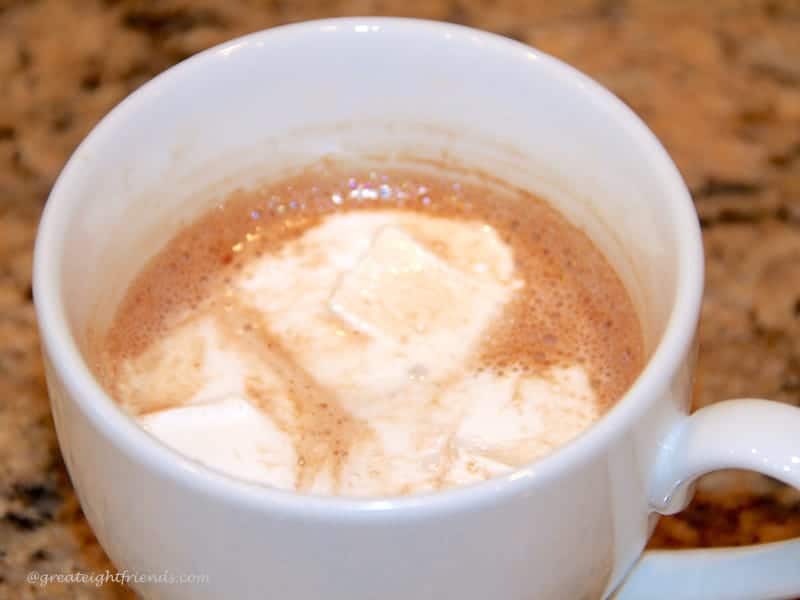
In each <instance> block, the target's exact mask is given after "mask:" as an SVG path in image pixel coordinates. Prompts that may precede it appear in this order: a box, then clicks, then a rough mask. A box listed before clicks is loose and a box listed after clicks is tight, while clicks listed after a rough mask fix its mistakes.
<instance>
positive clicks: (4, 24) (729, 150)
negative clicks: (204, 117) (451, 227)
mask: <svg viewBox="0 0 800 600" xmlns="http://www.w3.org/2000/svg"><path fill="white" fill-rule="evenodd" d="M297 4H298V6H295V3H293V2H291V1H289V0H275V1H272V2H267V1H265V2H256V1H255V0H252V1H251V0H235V1H234V0H201V1H196V2H189V1H183V2H181V1H164V2H158V3H155V2H135V1H126V0H116V1H115V0H107V1H105V2H103V1H100V0H96V1H93V0H81V1H77V0H38V1H17V2H15V1H14V0H11V1H9V0H0V599H6V598H9V599H12V598H13V599H20V600H24V599H28V598H52V599H62V598H64V599H66V598H70V599H83V598H86V599H89V598H91V599H107V598H114V599H117V598H129V597H133V596H132V594H131V592H130V591H128V590H126V589H125V588H123V587H121V586H117V585H104V586H101V587H95V586H94V585H91V584H79V583H75V584H69V583H64V584H51V585H48V586H46V587H41V588H40V587H36V586H32V585H29V584H28V583H26V582H25V577H26V575H27V574H28V572H30V571H31V570H33V569H36V570H38V571H40V572H42V573H58V572H63V573H69V572H75V571H83V572H92V571H98V570H99V571H103V570H105V569H107V568H108V569H113V567H111V566H110V565H109V563H108V560H107V558H106V557H105V555H104V554H103V551H102V550H101V549H100V547H99V546H98V545H97V542H96V541H95V539H94V537H93V536H92V533H91V531H90V530H89V528H88V526H87V524H86V523H85V520H84V519H83V517H82V515H81V511H80V508H79V506H78V503H77V501H76V499H75V496H74V493H73V491H72V489H71V487H70V484H69V480H68V478H67V476H66V473H65V471H64V467H63V464H62V462H61V458H60V456H59V452H58V448H57V444H56V439H55V434H54V431H53V423H52V420H51V417H50V412H49V407H48V403H47V395H46V391H45V386H44V378H43V373H42V363H41V359H40V357H39V350H38V346H37V344H38V340H37V335H36V330H35V320H34V312H33V306H32V304H31V287H30V277H31V274H30V269H31V251H32V244H33V238H34V235H35V231H36V224H37V220H38V217H39V213H40V211H41V209H42V206H43V204H44V202H45V198H46V195H47V192H48V189H49V187H50V186H51V184H52V182H53V180H54V178H55V176H56V175H57V173H58V171H59V169H60V168H61V166H62V165H63V163H64V161H65V160H66V158H67V156H68V155H69V153H70V152H71V151H72V149H73V148H74V147H75V145H76V144H77V143H78V142H79V140H80V139H81V138H82V137H83V136H84V135H85V134H86V133H87V131H88V130H89V129H90V128H91V127H92V125H94V124H95V123H96V122H97V120H98V119H99V118H100V117H102V115H103V114H104V113H105V112H106V111H108V109H109V108H111V107H112V106H113V105H114V104H115V103H116V102H117V101H119V100H120V99H122V98H123V97H124V96H125V95H126V94H127V93H128V92H130V91H131V90H133V89H134V88H136V87H137V86H138V85H140V84H141V83H142V82H144V81H145V80H147V79H148V78H150V77H152V76H153V75H155V74H156V73H158V72H159V71H161V70H163V69H164V68H166V67H167V66H169V65H170V64H172V63H174V62H176V61H178V60H180V59H182V58H184V57H186V56H188V55H190V54H192V53H194V52H196V51H198V50H201V49H203V48H206V47H208V46H210V45H213V44H215V43H218V42H221V41H223V40H226V39H228V38H231V37H234V36H237V35H239V34H242V33H245V32H248V31H252V30H256V29H261V28H264V27H269V26H272V25H277V24H280V23H285V22H289V21H298V20H303V19H309V18H316V17H323V16H342V15H355V14H383V15H403V16H418V17H426V18H433V19H444V20H450V21H455V22H459V23H463V24H467V25H472V26H476V27H480V28H483V29H488V30H492V31H496V32H499V33H502V34H504V35H507V36H510V37H513V38H516V39H519V40H522V41H525V42H528V43H530V44H532V45H534V46H537V47H539V48H541V49H543V50H545V51H547V52H550V53H552V54H554V55H556V56H558V57H561V58H563V59H564V60H566V61H567V62H569V63H571V64H573V65H575V66H577V67H578V68H580V69H582V70H584V71H586V72H588V73H589V74H591V75H592V76H593V77H595V78H597V79H598V80H599V81H601V82H602V83H604V84H605V85H607V86H608V87H609V88H611V89H612V90H613V91H614V92H616V93H617V94H618V95H619V96H620V97H621V98H623V99H624V100H625V102H627V103H628V104H629V105H630V106H631V107H633V109H634V110H636V111H637V112H638V113H639V114H640V115H641V116H642V117H643V118H644V119H645V120H646V121H647V123H648V124H649V125H650V126H651V127H652V128H653V129H654V131H655V132H656V133H657V134H658V135H659V137H660V138H661V139H662V140H663V141H664V143H665V144H666V146H667V148H668V149H669V151H670V152H671V153H672V155H673V157H674V158H675V160H676V162H677V163H678V165H679V167H680V169H681V171H682V172H683V175H684V177H685V178H686V180H687V182H688V183H689V186H690V188H691V190H692V192H693V194H694V198H695V201H696V204H697V208H698V211H699V213H700V216H701V219H702V223H703V227H704V237H705V244H706V253H707V269H708V283H707V291H706V298H705V304H704V306H703V324H702V328H701V331H700V343H701V353H700V378H699V385H698V393H697V397H696V405H697V406H703V405H706V404H708V403H710V402H714V401H717V400H721V399H724V398H728V397H733V396H751V395H752V396H763V397H768V398H773V399H776V400H779V401H782V402H787V403H790V404H800V3H799V2H797V1H796V0H784V1H780V0H763V1H755V0H752V1H751V0H738V1H737V0H704V1H703V2H692V1H688V0H674V1H671V2H666V1H662V0H628V1H625V0H571V1H569V2H549V1H544V0H538V1H535V0H507V1H504V2H484V1H482V0H403V1H400V0H383V1H380V0H372V1H370V0H342V1H338V2H337V1H334V0H311V1H308V2H303V3H302V7H300V6H299V4H300V3H297ZM792 536H800V494H798V493H797V492H795V491H792V490H789V489H787V488H785V487H783V486H781V485H779V484H776V483H775V482H772V481H769V480H767V479H765V478H763V477H760V476H757V475H752V474H745V473H720V474H715V475H713V476H710V477H707V478H705V479H704V480H703V481H702V482H701V485H700V486H699V492H698V495H697V497H696V499H695V501H694V502H693V504H692V505H691V507H690V508H689V509H688V510H686V511H685V512H684V513H682V514H680V515H678V516H676V517H672V518H668V519H663V520H662V522H661V524H660V525H659V528H658V530H657V532H656V534H655V537H654V539H653V541H652V544H653V545H655V546H661V547H664V546H667V547H691V546H717V545H728V544H749V543H753V542H758V541H769V540H777V539H782V538H787V537H792Z"/></svg>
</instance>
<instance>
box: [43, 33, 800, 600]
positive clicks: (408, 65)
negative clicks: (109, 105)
mask: <svg viewBox="0 0 800 600" xmlns="http://www.w3.org/2000/svg"><path fill="white" fill-rule="evenodd" d="M367 155H370V156H375V155H383V156H385V157H389V158H390V159H391V160H395V161H403V160H411V159H412V157H413V158H417V159H419V158H422V159H426V158H428V159H429V158H442V157H444V158H445V159H446V161H448V162H452V163H454V164H461V165H466V166H478V167H481V168H482V169H484V170H486V171H487V172H489V173H492V174H495V175H497V176H500V177H502V178H503V179H506V180H507V181H509V182H511V183H513V184H517V185H523V186H524V187H526V188H528V189H530V190H532V191H534V192H538V193H540V194H541V195H543V196H544V197H545V198H547V199H548V200H549V201H551V202H552V203H553V204H554V205H556V206H557V207H558V208H559V210H561V211H562V212H563V213H564V214H565V215H566V216H567V217H568V218H569V219H570V220H572V221H573V222H575V223H576V224H578V225H579V226H580V227H582V228H583V229H584V230H585V231H586V232H587V233H588V234H589V235H590V236H591V237H592V238H593V239H594V240H595V241H596V243H597V244H599V245H600V247H601V248H602V249H603V250H604V251H605V253H606V254H607V256H608V257H609V259H610V260H611V262H612V263H613V264H614V265H615V267H616V268H617V270H618V271H619V273H620V275H621V277H622V279H623V280H624V282H625V284H626V286H627V288H628V289H629V291H630V293H631V297H632V299H633V300H634V303H635V304H636V307H637V310H638V311H639V315H640V318H641V320H642V325H643V328H644V332H645V338H646V345H647V351H648V356H649V359H648V362H647V365H646V368H645V369H644V371H643V372H642V373H641V376H640V377H639V378H638V379H637V381H636V382H635V384H634V385H633V386H632V387H631V389H630V390H629V391H628V393H627V394H625V396H624V397H623V398H622V399H621V400H620V401H619V402H618V403H617V404H616V405H615V406H614V407H613V408H612V409H611V410H610V411H609V412H608V413H607V414H606V415H605V416H603V417H602V418H601V419H600V420H599V421H598V422H597V423H596V424H595V425H593V426H592V427H591V428H589V430H588V431H586V432H585V433H584V434H582V435H581V436H579V437H578V438H577V439H575V440H574V441H573V442H571V443H569V444H567V445H565V446H563V447H561V448H559V449H558V450H556V451H555V452H553V453H552V454H551V455H549V456H547V457H545V458H544V459H542V460H539V461H538V462H535V463H533V464H530V465H528V466H526V467H524V468H521V469H519V470H516V471H515V472H513V473H511V474H509V475H507V476H504V477H499V478H496V479H492V480H490V481H486V482H484V483H480V484H476V485H472V486H466V487H462V488H458V489H453V490H448V491H442V492H437V493H432V494H423V495H413V496H409V497H392V498H374V499H352V498H343V497H338V498H337V497H334V498H328V497H316V496H310V495H299V494H295V493H291V492H286V491H280V490H276V489H270V488H268V487H265V486H260V485H255V484H251V483H247V482H244V481H239V480H235V479H233V478H231V477H229V476H227V475H225V474H224V473H219V472H215V471H213V470H211V469H210V468H207V467H204V466H202V465H200V464H197V463H195V462H193V461H192V460H190V459H187V458H185V457H183V456H180V455H178V454H177V453H175V452H174V451H172V450H170V449H169V448H167V447H166V446H164V445H162V444H161V443H160V442H158V441H157V440H156V439H154V438H152V437H151V436H150V435H149V434H147V433H146V432H145V431H143V430H142V429H141V428H139V427H138V426H137V425H136V423H135V422H134V421H133V420H132V419H131V418H129V417H128V416H126V415H125V414H124V413H123V412H122V411H121V410H120V409H119V408H118V407H117V406H116V405H115V404H114V402H113V400H112V399H111V398H110V397H109V396H108V394H106V393H105V392H104V390H103V389H102V388H101V387H100V385H99V384H98V382H97V381H96V380H95V378H94V377H93V376H92V373H91V371H90V369H89V368H88V366H87V362H86V359H85V347H86V336H87V331H88V330H89V329H90V328H91V327H95V328H102V327H103V326H105V324H107V323H108V319H109V317H110V315H111V314H112V311H113V308H114V306H115V305H116V302H118V301H119V299H120V295H121V293H122V292H123V291H124V289H125V286H126V285H127V283H128V282H130V280H131V278H132V277H133V275H134V274H135V273H136V271H137V270H138V269H139V268H140V267H141V266H142V265H143V264H144V262H145V261H146V260H147V259H148V258H149V257H150V256H152V254H153V253H154V252H155V251H157V249H158V248H159V247H160V246H161V245H162V244H163V243H164V242H165V241H166V240H167V239H169V237H170V236H171V234H173V233H174V232H175V230H176V229H177V227H178V226H179V225H180V223H182V222H185V221H186V220H187V219H190V218H191V217H193V216H195V215H197V214H199V213H200V212H201V211H203V210H204V209H206V208H207V207H209V206H210V204H211V203H213V202H214V201H215V199H218V198H220V197H221V196H222V195H223V194H224V193H225V192H226V191H228V190H230V189H232V188H233V187H236V186H240V185H248V184H250V183H253V182H255V181H256V180H257V179H258V178H264V177H269V176H270V175H271V174H274V173H277V172H278V171H279V170H280V169H285V168H287V167H290V166H293V165H294V166H296V165H300V164H305V163H308V162H312V161H314V160H317V159H319V158H320V157H322V156H334V157H337V156H349V157H358V156H367ZM34 284H35V296H36V309H37V315H38V319H39V327H40V330H41V336H42V341H43V347H44V354H45V362H46V367H47V381H48V386H49V390H50V398H51V402H52V408H53V415H54V419H55V424H56V429H57V432H58V438H59V442H60V445H61V449H62V452H63V455H64V459H65V461H66V464H67V467H68V469H69V473H70V476H71V478H72V482H73V484H74V486H75V489H76V491H77V494H78V497H79V499H80V502H81V505H82V507H83V509H84V512H85V514H86V517H87V519H88V520H89V523H90V524H91V526H92V528H93V529H94V531H95V533H96V534H97V537H98V539H99V540H100V543H101V544H102V546H103V548H104V549H105V550H106V552H107V553H108V555H109V556H110V557H111V559H112V560H113V562H114V563H115V564H116V565H117V566H118V567H119V568H125V569H128V570H129V572H131V573H140V574H148V573H162V572H164V571H168V572H169V573H171V574H174V575H176V576H181V575H182V574H199V575H201V576H203V577H204V578H205V582H204V583H198V584H195V585H169V584H164V583H163V582H162V583H161V584H146V583H140V584H136V587H137V589H138V590H139V592H140V593H141V594H142V595H143V596H144V597H146V598H159V599H169V600H178V599H191V600H206V599H220V598H235V599H237V600H246V599H259V600H261V599H264V598H275V599H280V600H320V599H327V600H375V599H381V600H411V599H414V600H427V599H429V600H441V599H443V598H452V599H454V600H486V599H487V598H498V599H502V600H522V599H532V598H536V599H539V598H543V599H549V598H555V599H559V600H563V599H570V600H581V599H589V598H604V597H610V596H612V595H614V594H618V597H620V598H634V599H636V598H647V599H649V600H652V599H658V598H670V599H686V598H715V599H733V598H756V597H758V598H761V597H763V598H779V597H785V596H789V595H792V594H800V542H798V541H794V542H787V543H782V544H773V545H768V546H762V547H757V548H752V549H747V548H746V549H742V550H736V551H733V550H726V551H694V552H676V553H671V552H655V553H647V554H645V556H644V558H643V559H642V560H640V557H641V555H642V552H643V549H644V547H645V544H646V541H647V539H648V536H649V535H650V533H651V532H652V529H653V527H654V525H655V523H656V521H657V518H658V515H659V514H665V513H671V512H675V511H678V510H680V509H681V508H682V507H684V506H685V504H686V503H687V501H688V498H689V496H690V491H691V486H690V484H691V482H692V481H693V480H694V479H695V478H697V477H698V476H699V475H701V474H703V473H707V472H709V471H712V470H715V469H720V468H728V467H735V468H745V469H753V470H756V471H759V472H762V473H765V474H768V475H771V476H772V477H775V478H778V479H780V480H783V481H785V482H787V483H789V484H791V485H794V486H800V410H797V409H795V408H791V407H789V406H786V405H782V404H778V403H772V402H766V401H761V400H734V401H729V402H723V403H720V404H716V405H713V406H711V407H708V408H705V409H703V410H700V411H698V412H697V413H695V414H694V415H692V416H688V407H689V404H690V392H691V375H692V368H693V364H694V360H695V351H694V335H695V328H696V325H697V320H698V312H699V308H700V301H701V295H702V286H703V253H702V244H701V237H700V231H699V228H698V222H697V217H696V214H695V211H694V208H693V205H692V202H691V199H690V197H689V194H688V193H687V190H686V187H685V186H684V184H683V182H682V180H681V177H680V175H679V174H678V171H677V170H676V168H675V166H674V165H673V163H672V162H671V160H670V159H669V157H668V156H667V154H666V152H665V151H664V149H663V148H662V146H661V145H660V144H659V143H658V141H657V140H656V139H655V137H654V136H653V135H652V134H651V133H650V132H649V131H648V129H647V128H646V127H645V126H644V125H643V124H642V122H641V121H640V120H639V119H638V118H637V117H636V116H635V115H634V114H633V113H632V112H631V111H630V110H628V109H627V108H626V107H625V106H624V105H623V103H622V102H620V101H619V100H618V99H616V98H615V97H614V96H613V95H612V94H610V93H609V92H607V91H606V90H605V89H603V88H602V87H600V86H599V85H598V84H596V83H595V82H593V81H592V80H590V79H589V78H587V77H585V76H583V75H581V74H580V73H578V72H576V71H575V70H573V69H571V68H570V67H568V66H566V65H564V64H562V63H560V62H558V61H556V60H554V59H552V58H550V57H548V56H546V55H543V54H542V53H540V52H537V51H536V50H533V49H531V48H529V47H527V46H524V45H522V44H518V43H516V42H513V41H510V40H507V39H504V38H501V37H497V36H495V35H491V34H488V33H484V32H480V31H476V30H472V29H467V28H464V27H459V26H454V25H448V24H444V23H433V22H426V21H415V20H402V19H378V18H355V19H339V20H329V21H317V22H309V23H301V24H296V25H290V26H287V27H280V28H277V29H272V30H269V31H264V32H260V33H256V34H253V35H249V36H246V37H243V38H241V39H237V40H234V41H232V42H229V43H226V44H224V45H222V46H219V47H216V48H213V49H211V50H209V51H207V52H203V53H202V54H200V55H198V56H195V57H193V58H191V59H189V60H187V61H185V62H183V63H182V64H180V65H178V66H176V67H174V68H172V69H170V70H169V71H167V72H166V73H164V74H162V75H161V76H159V77H157V78H155V79H154V80H153V81H151V82H150V83H148V84H147V85H145V86H143V87H142V88H141V89H139V90H138V91H136V92H135V93H134V94H132V95H131V96H130V97H129V98H128V99H126V100H125V101H124V102H122V103H121V104H120V105H119V106H118V107H117V108H116V109H114V110H113V111H112V112H111V113H110V114H109V115H108V116H107V117H106V118H105V119H103V121H102V122H101V123H100V124H99V125H98V126H97V127H96V128H95V129H94V131H92V133H91V134H90V135H89V136H88V138H87V139H86V140H85V141H84V142H83V144H81V146H80V147H79V148H78V149H77V150H76V152H75V154H74V155H73V156H72V158H71V159H70V161H69V163H68V164H67V166H66V167H65V168H64V170H63V172H62V174H61V176H60V177H59V179H58V181H57V183H56V185H55V186H54V188H53V191H52V193H51V195H50V199H49V201H48V203H47V207H46V210H45V213H44V216H43V218H42V222H41V226H40V229H39V235H38V239H37V243H36V254H35V267H34Z"/></svg>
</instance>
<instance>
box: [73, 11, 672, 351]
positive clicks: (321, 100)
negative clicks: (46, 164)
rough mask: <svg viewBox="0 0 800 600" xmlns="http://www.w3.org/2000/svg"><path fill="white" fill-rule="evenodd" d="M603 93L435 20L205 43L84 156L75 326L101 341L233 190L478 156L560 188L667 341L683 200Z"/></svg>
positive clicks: (494, 170) (568, 208) (573, 216)
mask: <svg viewBox="0 0 800 600" xmlns="http://www.w3.org/2000/svg"><path fill="white" fill-rule="evenodd" d="M597 93H598V91H597V90H596V89H594V88H593V87H591V86H587V85H586V83H585V81H584V80H583V79H581V78H576V77H575V76H574V75H573V74H572V73H570V72H568V71H566V70H565V69H564V67H562V66H559V65H557V64H556V63H554V62H553V61H551V60H549V59H544V58H542V57H541V56H539V55H538V54H535V53H533V52H531V51H529V50H528V49H526V48H525V47H523V46H521V45H518V44H515V43H512V42H507V41H502V40H499V39H498V38H495V37H494V36H490V35H488V34H476V32H474V31H472V30H467V29H463V28H458V27H453V26H444V25H441V24H433V23H424V22H422V23H420V22H416V23H414V22H408V21H405V22H404V21H386V20H374V19H370V20H365V21H364V24H363V25H358V24H356V25H353V24H352V22H350V23H349V24H344V23H341V24H336V22H333V23H332V22H327V24H306V25H300V26H293V27H287V28H282V29H278V30H274V31H272V32H267V33H262V34H256V35H254V36H250V37H248V38H244V39H243V40H239V41H235V42H232V43H230V44H228V45H226V46H223V47H221V48H218V49H214V50H212V51H209V52H207V53H204V54H203V55H201V56H199V57H195V58H194V59H191V60H189V61H188V62H186V63H184V64H182V65H179V66H178V67H176V68H174V69H172V70H170V71H169V72H168V73H166V74H164V75H162V76H161V77H159V78H157V79H156V80H154V81H153V82H151V83H150V84H148V85H146V86H145V87H144V88H143V89H141V90H140V91H139V92H137V93H136V94H135V95H134V96H132V97H131V98H130V99H128V100H127V101H126V102H125V103H124V104H123V105H122V106H120V107H119V108H117V109H116V110H115V111H114V112H113V113H112V114H111V115H110V116H109V117H107V118H106V120H105V121H104V122H103V123H102V124H101V125H100V126H99V127H98V128H97V130H96V131H95V132H94V133H93V134H92V136H91V137H90V139H89V140H88V141H87V143H85V144H84V145H83V146H82V147H81V148H80V149H79V151H78V152H77V153H76V155H75V157H74V159H73V161H72V164H71V165H70V171H71V172H70V174H69V175H70V177H67V178H66V181H65V182H64V183H65V187H66V189H62V190H60V191H61V193H62V195H66V198H64V197H62V198H58V201H59V202H72V203H73V205H74V206H75V208H74V209H73V210H71V211H70V212H69V214H70V215H71V216H70V219H71V222H70V223H68V224H67V229H66V231H68V234H67V235H66V237H65V239H64V246H63V253H62V254H61V256H62V257H63V259H62V260H63V262H62V275H63V279H62V286H63V300H64V303H65V307H66V311H67V316H68V320H69V323H70V327H71V329H72V332H73V335H75V337H76V339H77V340H78V341H79V344H80V345H82V346H84V348H85V342H86V332H87V330H88V328H89V327H90V326H91V327H93V328H95V329H99V330H102V329H103V328H104V327H105V326H107V325H108V323H109V322H110V319H111V316H112V315H113V311H114V309H115V307H116V306H117V304H118V302H119V300H120V299H121V297H122V295H123V294H124V292H125V289H126V287H127V286H128V284H129V283H130V281H131V279H132V278H133V277H134V276H135V274H136V273H137V272H138V271H139V270H140V269H141V267H142V266H143V265H144V264H145V262H146V261H147V260H148V259H149V258H151V257H152V256H153V255H154V254H155V253H156V252H157V251H158V250H159V249H160V248H161V247H163V245H164V243H166V242H167V241H168V240H169V239H170V237H171V236H172V235H174V233H175V231H176V230H177V229H178V228H179V227H180V226H181V225H182V224H184V223H186V222H188V221H191V220H192V219H193V218H195V217H196V216H198V215H199V214H200V213H202V212H203V211H204V210H207V209H208V208H209V207H210V206H212V205H213V204H214V203H215V202H218V201H219V200H220V199H222V198H224V196H225V194H226V193H227V192H229V191H231V190H233V189H235V188H238V187H248V186H252V185H257V184H258V183H259V182H260V181H263V180H268V179H270V178H271V177H276V176H280V175H282V174H285V173H286V172H287V171H291V170H293V169H296V168H299V167H302V166H303V165H307V164H310V163H313V162H315V161H317V160H319V159H321V158H323V157H330V158H334V159H340V160H344V161H352V162H358V161H359V160H365V158H366V157H369V159H370V160H376V161H388V162H389V163H390V164H392V165H408V164H414V162H415V161H418V160H420V159H427V160H430V161H433V162H435V163H436V164H439V165H443V166H447V167H448V168H459V169H467V170H478V171H482V172H486V173H489V174H491V175H492V176H495V177H498V178H501V179H503V180H505V181H507V182H508V183H510V184H512V185H515V186H518V187H523V188H526V189H528V190H530V191H533V192H535V193H537V194H538V195H540V196H542V197H543V198H544V199H546V200H548V201H549V202H551V203H552V204H553V205H555V206H556V207H558V209H559V210H560V211H561V212H562V213H564V214H565V215H566V216H567V218H569V219H570V220H571V221H572V222H573V223H575V224H576V225H578V226H579V227H581V228H582V229H583V230H584V231H586V232H587V233H588V234H589V235H590V237H592V238H593V240H594V241H595V242H596V243H597V244H598V245H599V246H600V248H601V249H602V250H603V251H604V252H605V254H606V256H607V257H608V258H609V260H610V261H611V262H612V264H613V265H614V267H615V268H616V269H617V271H618V273H619V274H620V276H621V278H622V279H623V281H624V283H625V285H626V287H627V289H628V291H629V293H630V294H631V296H632V298H633V300H634V303H635V305H636V307H637V309H638V312H639V315H640V318H641V320H642V325H643V329H644V333H645V338H646V339H645V342H646V347H647V349H648V352H652V350H653V348H654V347H655V345H656V344H657V342H658V340H659V339H660V337H661V335H662V333H663V331H664V328H665V326H666V322H667V319H668V317H669V314H670V311H671V308H672V305H673V303H674V300H675V293H676V288H677V271H678V255H679V253H678V247H677V246H678V243H677V239H676V233H675V229H676V227H675V222H676V221H677V217H674V216H673V211H672V206H673V205H674V199H670V198H669V197H667V196H666V191H665V186H664V185H663V181H661V180H660V179H659V177H658V175H657V173H658V171H657V170H656V169H653V168H652V164H651V161H653V160H658V157H656V158H653V157H652V156H650V155H649V154H648V152H647V151H646V150H645V149H643V148H641V147H640V144H639V143H638V142H637V139H638V138H636V137H635V136H634V135H633V133H630V131H629V129H628V128H627V127H626V126H625V124H626V122H627V121H626V120H627V119H630V117H629V116H628V115H626V114H625V113H624V111H623V109H622V108H621V106H616V105H615V104H611V105H609V104H608V103H607V102H600V101H598V100H597V96H596V95H597ZM609 107H611V108H609ZM78 207H79V208H78Z"/></svg>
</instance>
